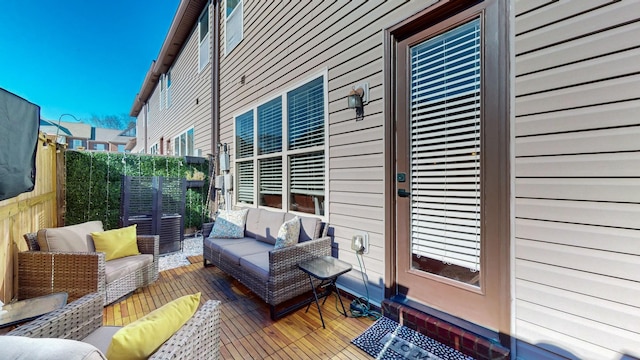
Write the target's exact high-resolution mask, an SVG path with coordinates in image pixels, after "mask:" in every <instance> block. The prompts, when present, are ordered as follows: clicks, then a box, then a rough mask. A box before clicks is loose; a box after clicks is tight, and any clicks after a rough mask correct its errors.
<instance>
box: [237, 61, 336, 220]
mask: <svg viewBox="0 0 640 360" xmlns="http://www.w3.org/2000/svg"><path fill="white" fill-rule="evenodd" d="M320 76H322V78H323V84H324V99H323V100H324V101H323V102H324V126H325V128H324V129H325V131H324V145H322V146H314V147H310V148H305V149H296V150H288V148H289V137H288V136H285V135H284V134H288V133H289V119H288V117H287V108H288V104H287V96H286V95H287V93H289V92H290V91H292V90H295V89H297V88H299V87H301V86H303V85H305V84H307V83H309V82H311V81H313V80H315V79H317V78H319V77H320ZM328 78H329V72H328V70H327V69H324V70H323V71H322V72H320V73H315V74H313V76H309V77H307V78H304V79H303V80H301V81H298V82H296V83H294V84H293V85H291V86H289V87H287V88H285V89H284V90H283V91H282V92H279V93H278V94H277V95H275V96H273V95H272V96H270V97H265V98H263V99H261V100H260V101H258V102H256V103H254V104H253V105H252V106H250V107H245V108H243V110H242V111H239V112H237V113H236V114H235V115H234V116H233V149H232V151H230V156H231V157H232V159H233V160H232V163H233V168H232V170H231V174H234V184H233V185H234V195H233V196H234V199H233V202H234V204H235V205H237V206H243V207H256V208H266V209H270V210H277V211H284V212H290V213H293V214H299V215H300V216H315V217H319V218H321V219H323V220H327V219H328V218H329V190H330V189H329V80H328ZM278 97H280V98H282V131H283V132H282V134H283V136H282V149H283V150H282V151H280V152H278V153H271V154H266V155H258V146H257V138H258V106H260V105H262V104H266V103H267V102H269V101H272V100H273V99H276V98H278ZM249 111H253V140H254V144H253V155H252V156H251V159H249V160H238V159H236V153H235V149H237V146H238V144H237V141H236V132H235V131H236V130H235V129H236V119H237V118H238V116H240V115H244V114H246V113H247V112H249ZM315 151H324V178H325V184H324V199H325V200H324V201H325V213H324V215H315V214H309V213H303V212H297V211H293V210H289V207H290V206H289V205H290V198H289V195H290V184H289V180H290V179H289V178H290V176H289V156H290V155H296V154H306V153H312V152H315ZM276 156H280V157H281V159H282V166H283V167H282V181H283V183H282V208H281V209H277V208H271V207H266V206H263V205H260V204H258V192H259V184H258V169H259V168H258V163H259V160H260V159H263V158H270V157H276ZM249 161H251V162H252V163H253V187H254V188H253V204H249V203H245V202H238V196H237V195H238V193H237V189H238V186H239V181H240V179H238V177H237V166H236V162H249Z"/></svg>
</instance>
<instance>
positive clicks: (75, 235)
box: [38, 221, 104, 252]
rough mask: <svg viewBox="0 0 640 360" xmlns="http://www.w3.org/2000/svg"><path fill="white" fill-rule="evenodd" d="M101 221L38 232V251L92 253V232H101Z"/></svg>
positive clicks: (93, 249) (93, 248)
mask: <svg viewBox="0 0 640 360" xmlns="http://www.w3.org/2000/svg"><path fill="white" fill-rule="evenodd" d="M102 231H104V228H103V227H102V221H89V222H85V223H82V224H77V225H69V226H63V227H59V228H48V229H40V230H38V244H39V245H40V251H63V252H94V251H96V248H95V246H94V245H93V239H91V235H89V234H90V233H92V232H102Z"/></svg>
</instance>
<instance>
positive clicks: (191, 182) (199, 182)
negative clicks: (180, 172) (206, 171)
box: [187, 180, 204, 188]
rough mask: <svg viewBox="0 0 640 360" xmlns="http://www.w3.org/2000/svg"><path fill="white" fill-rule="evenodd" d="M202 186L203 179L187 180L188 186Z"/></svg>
mask: <svg viewBox="0 0 640 360" xmlns="http://www.w3.org/2000/svg"><path fill="white" fill-rule="evenodd" d="M203 186H204V180H187V187H188V188H201V187H203Z"/></svg>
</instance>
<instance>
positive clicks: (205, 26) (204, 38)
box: [198, 6, 209, 71]
mask: <svg viewBox="0 0 640 360" xmlns="http://www.w3.org/2000/svg"><path fill="white" fill-rule="evenodd" d="M198 31H199V33H200V47H199V49H198V71H202V69H204V67H205V66H207V64H208V63H209V7H208V6H206V7H205V8H204V11H203V12H202V15H200V20H198Z"/></svg>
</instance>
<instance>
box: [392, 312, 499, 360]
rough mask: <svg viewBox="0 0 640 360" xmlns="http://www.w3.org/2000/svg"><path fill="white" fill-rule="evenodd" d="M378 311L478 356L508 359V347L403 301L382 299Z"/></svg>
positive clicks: (450, 345) (483, 358)
mask: <svg viewBox="0 0 640 360" xmlns="http://www.w3.org/2000/svg"><path fill="white" fill-rule="evenodd" d="M382 314H383V315H384V316H385V317H388V318H389V319H391V320H394V321H396V322H398V323H399V324H401V325H404V326H406V327H408V328H410V329H412V330H415V331H417V332H419V333H421V334H423V335H426V336H428V337H430V338H432V339H434V340H437V341H439V342H441V343H443V344H445V345H447V346H449V347H452V348H454V349H456V350H458V351H460V352H462V353H464V354H466V355H469V356H472V357H473V358H475V359H480V360H508V359H510V353H509V349H507V348H505V347H503V346H502V345H500V344H498V343H497V342H493V341H491V340H489V339H487V338H484V337H481V336H479V335H477V334H475V333H473V332H470V331H466V330H464V329H462V328H460V327H458V326H456V325H453V324H451V323H449V322H446V321H444V320H441V319H439V318H437V317H434V316H431V315H429V314H426V313H424V312H421V311H419V310H416V309H414V308H412V307H409V306H407V305H404V304H400V303H397V302H393V301H391V300H384V301H383V302H382Z"/></svg>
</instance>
